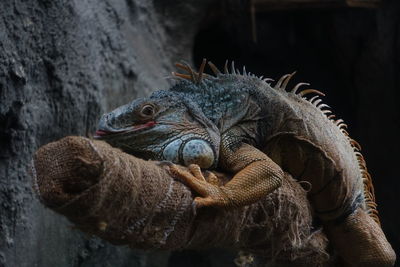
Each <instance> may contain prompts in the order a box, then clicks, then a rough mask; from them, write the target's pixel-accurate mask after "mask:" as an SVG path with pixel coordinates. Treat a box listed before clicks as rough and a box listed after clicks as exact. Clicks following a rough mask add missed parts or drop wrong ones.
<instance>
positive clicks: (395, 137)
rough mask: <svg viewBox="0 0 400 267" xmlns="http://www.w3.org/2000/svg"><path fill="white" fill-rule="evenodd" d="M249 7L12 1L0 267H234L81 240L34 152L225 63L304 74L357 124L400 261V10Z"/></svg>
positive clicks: (4, 21) (3, 23)
mask: <svg viewBox="0 0 400 267" xmlns="http://www.w3.org/2000/svg"><path fill="white" fill-rule="evenodd" d="M248 10H249V7H248V4H247V3H246V2H245V1H195V0H191V1H173V2H171V1H163V0H153V1H144V0H109V1H106V0H99V1H97V0H87V1H61V0H54V1H50V0H48V1H47V0H40V1H39V0H36V1H23V0H16V1H11V0H4V1H1V2H0V266H1V267H2V266H10V267H11V266H146V267H148V266H232V265H233V264H232V257H233V256H234V253H229V252H224V251H220V250H211V251H202V252H194V251H184V252H174V253H170V252H143V251H135V250H130V249H128V248H119V247H115V246H112V245H109V244H107V243H106V242H103V241H101V240H98V239H96V238H89V237H87V236H85V235H84V234H82V233H80V232H78V231H76V230H73V229H71V228H70V227H69V225H70V224H69V223H68V222H67V221H66V220H65V219H64V218H62V217H61V216H59V215H56V214H55V213H53V212H51V211H49V210H47V209H45V208H44V207H43V206H42V205H41V204H40V203H38V201H37V199H36V198H35V196H34V195H33V192H32V190H31V182H30V177H29V175H28V174H27V169H28V166H29V162H30V159H31V157H32V154H33V152H34V151H35V150H36V149H37V148H38V147H39V146H41V145H43V144H46V143H48V142H51V141H54V140H57V139H59V138H61V137H63V136H66V135H87V134H89V133H92V132H93V131H94V130H95V127H96V123H97V120H98V118H99V116H100V115H101V114H102V113H104V112H106V111H109V110H111V109H112V108H114V107H116V106H119V105H121V104H124V103H126V102H127V101H129V100H130V99H133V98H135V97H140V96H144V95H148V94H149V93H150V92H151V91H154V90H157V89H164V88H167V87H168V85H169V84H170V82H169V80H168V79H165V77H167V76H168V75H169V73H170V71H172V70H173V69H174V68H173V63H174V62H176V61H179V60H181V59H184V60H186V61H189V62H193V63H195V64H197V65H199V64H200V61H201V59H202V58H203V57H206V58H207V59H209V60H211V61H213V62H214V63H215V64H216V65H217V66H220V67H222V66H223V64H224V62H225V60H226V59H230V60H235V62H236V65H237V66H238V67H241V66H243V65H246V69H247V70H248V71H250V72H252V73H255V74H257V75H264V76H266V77H271V78H275V79H278V78H279V77H280V76H281V75H283V74H286V73H291V72H293V71H294V70H297V74H296V77H295V79H294V82H293V85H294V84H295V82H301V81H305V82H310V83H311V84H312V86H311V87H312V88H315V89H318V90H321V91H323V92H324V93H326V94H327V97H325V98H324V99H325V100H326V101H325V102H326V103H327V104H328V105H330V106H331V107H333V110H334V111H335V113H336V115H337V117H339V118H343V119H344V120H345V122H346V123H347V124H348V125H349V132H350V134H351V136H352V137H353V138H355V139H356V140H357V141H359V143H360V144H361V145H362V147H363V150H362V151H363V154H364V157H365V158H366V161H367V164H368V168H369V171H370V173H371V175H372V177H373V179H374V184H375V189H376V196H377V202H378V205H379V206H378V208H379V212H380V214H381V221H382V226H383V229H384V231H385V233H386V234H387V237H388V239H389V241H390V242H391V244H392V245H393V246H394V248H395V250H396V252H397V254H399V252H400V237H399V226H398V225H399V224H400V216H399V214H398V213H397V210H398V207H397V205H398V204H399V201H398V199H399V196H398V195H399V194H400V186H399V184H400V181H399V180H398V176H399V175H398V165H399V164H398V162H397V161H398V159H399V156H398V155H397V152H398V151H399V149H400V140H399V132H400V131H399V130H400V105H399V104H398V101H399V97H400V83H399V79H400V62H399V61H400V57H399V53H400V27H399V26H400V21H399V20H400V2H399V1H396V0H391V1H389V0H388V1H383V3H382V5H381V6H380V7H379V8H377V9H362V8H326V9H323V8H319V9H312V8H307V9H285V10H275V11H266V10H264V11H261V10H259V12H257V13H256V22H257V23H256V29H257V37H258V41H257V43H254V42H253V40H252V35H251V32H252V24H251V23H250V22H251V20H250V15H249V12H248Z"/></svg>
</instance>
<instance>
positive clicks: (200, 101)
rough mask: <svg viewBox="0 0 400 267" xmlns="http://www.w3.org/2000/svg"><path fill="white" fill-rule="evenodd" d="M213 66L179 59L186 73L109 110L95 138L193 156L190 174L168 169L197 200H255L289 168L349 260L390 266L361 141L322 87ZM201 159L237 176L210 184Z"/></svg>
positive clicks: (166, 155) (165, 156)
mask: <svg viewBox="0 0 400 267" xmlns="http://www.w3.org/2000/svg"><path fill="white" fill-rule="evenodd" d="M209 65H210V67H211V69H212V70H213V72H214V74H215V76H211V75H206V74H204V73H203V71H204V67H205V60H204V61H203V64H202V65H201V67H200V70H199V72H195V71H193V70H192V69H191V68H190V67H189V66H187V65H182V64H177V66H178V67H179V68H181V69H183V70H185V71H187V74H180V73H174V75H175V76H177V77H179V78H180V79H181V81H180V82H178V83H177V84H176V85H175V86H173V87H172V88H170V89H169V90H168V91H164V90H162V91H157V92H155V93H153V94H152V95H151V96H150V97H149V98H143V99H138V100H135V101H133V102H132V103H130V104H127V105H125V106H122V107H120V108H118V109H116V110H114V111H113V112H111V113H108V114H105V115H104V116H103V117H102V119H101V121H100V124H99V130H98V131H97V132H96V134H97V137H98V138H101V139H104V140H106V141H107V142H109V143H110V144H112V145H114V146H117V147H120V148H122V149H123V150H125V151H126V152H128V153H132V154H134V155H136V156H139V157H143V158H148V159H157V160H168V161H172V162H174V163H179V164H183V165H189V164H191V165H190V166H189V167H190V170H191V173H189V172H185V171H182V170H180V169H179V168H178V167H177V166H173V167H172V168H171V170H172V172H173V173H175V174H176V175H177V176H179V177H180V178H181V179H183V180H184V181H185V182H186V183H187V184H188V185H189V186H190V187H191V188H193V190H195V191H196V192H197V193H198V194H200V196H201V197H198V198H196V199H195V201H196V204H197V206H198V207H201V206H218V207H221V208H224V207H235V206H243V205H247V204H250V203H253V202H256V201H258V200H260V199H261V198H263V197H264V196H265V195H266V194H268V193H270V192H272V191H273V190H275V189H276V188H278V187H279V186H280V184H281V181H282V177H283V171H282V170H285V171H287V172H289V173H290V174H291V175H292V176H293V177H295V178H296V179H297V180H299V181H306V182H308V183H310V185H311V188H310V192H309V198H310V201H311V203H312V205H313V207H314V210H315V214H316V215H317V216H318V217H319V218H320V219H321V221H322V222H323V225H324V228H325V230H326V232H327V234H328V236H329V238H330V240H331V242H332V243H333V245H334V247H335V248H336V249H337V251H338V252H339V254H340V255H341V256H342V258H343V259H344V261H345V262H347V264H349V265H355V266H368V265H370V266H392V265H393V264H394V261H395V254H394V252H393V250H392V248H391V246H390V244H389V243H388V242H387V240H386V238H385V235H384V234H383V232H382V230H381V228H380V226H379V219H378V215H377V211H376V204H375V199H374V193H373V187H372V183H371V179H370V175H369V174H368V172H367V169H366V166H365V161H364V159H363V157H362V155H361V154H360V152H359V150H360V147H359V145H358V143H357V142H356V141H354V140H352V139H351V138H350V137H349V136H348V133H347V131H346V130H345V128H346V125H345V124H344V123H343V121H342V120H333V117H334V116H332V115H329V114H330V113H331V112H330V111H329V110H328V109H327V108H328V106H327V105H325V104H323V103H321V99H319V98H318V95H323V94H322V93H320V92H319V91H317V90H314V89H306V90H304V91H300V92H298V91H299V87H300V86H302V85H308V84H305V83H300V84H298V85H296V86H295V87H294V88H293V89H292V90H291V91H289V92H287V91H286V90H285V89H286V87H287V84H288V82H289V80H290V79H291V77H292V76H293V74H288V75H285V76H283V77H282V78H281V79H280V80H279V81H278V82H277V83H276V85H275V86H274V87H272V86H271V85H270V83H269V81H270V80H269V79H262V78H259V77H256V76H254V75H252V74H249V73H246V71H245V69H243V72H242V73H240V72H239V71H238V70H236V69H235V67H234V65H233V63H232V67H231V71H228V67H227V65H225V71H224V73H221V72H220V71H219V70H218V69H217V68H216V67H215V66H214V65H213V64H212V63H211V62H209ZM307 94H316V96H314V97H312V98H311V99H306V97H305V96H306V95H307ZM193 163H194V164H197V165H193ZM198 165H200V167H202V168H218V169H221V170H223V171H227V172H231V173H233V174H234V176H233V178H232V179H231V181H229V182H228V183H227V184H226V185H224V186H218V185H214V184H211V183H208V182H206V179H205V178H204V177H203V176H202V174H201V171H200V168H199V166H198ZM355 248H357V249H355Z"/></svg>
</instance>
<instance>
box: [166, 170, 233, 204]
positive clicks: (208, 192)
mask: <svg viewBox="0 0 400 267" xmlns="http://www.w3.org/2000/svg"><path fill="white" fill-rule="evenodd" d="M169 169H170V171H171V173H172V174H173V175H174V176H175V177H177V178H179V179H181V180H182V181H183V182H184V183H185V184H186V185H188V186H189V187H190V188H191V189H193V190H194V191H196V192H197V193H198V194H200V195H201V197H196V198H195V199H194V202H195V204H196V206H197V207H204V206H219V207H224V206H228V205H229V198H228V197H227V195H226V194H225V193H224V191H223V190H222V188H221V187H219V186H218V184H219V180H218V178H217V176H216V175H215V174H213V173H212V172H208V175H207V178H206V177H204V175H203V173H202V171H201V169H200V167H199V166H198V165H196V164H191V165H189V166H188V169H189V171H187V170H184V169H181V168H180V167H179V166H178V165H172V166H170V167H169Z"/></svg>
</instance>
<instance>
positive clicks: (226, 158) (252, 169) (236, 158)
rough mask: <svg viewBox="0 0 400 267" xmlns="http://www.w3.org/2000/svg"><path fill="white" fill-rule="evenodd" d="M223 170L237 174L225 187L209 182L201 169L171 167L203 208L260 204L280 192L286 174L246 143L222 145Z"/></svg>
mask: <svg viewBox="0 0 400 267" xmlns="http://www.w3.org/2000/svg"><path fill="white" fill-rule="evenodd" d="M220 158H221V162H220V163H221V167H222V168H223V169H225V170H226V171H230V172H233V173H235V175H234V177H233V178H232V179H231V180H230V181H229V182H228V183H226V184H225V185H224V186H216V185H214V184H211V183H208V182H207V181H206V180H205V179H204V177H203V176H202V174H201V172H200V169H198V168H195V167H193V166H192V167H191V168H190V169H191V172H192V173H189V172H185V171H182V170H180V169H179V168H178V167H177V166H172V167H171V171H172V173H173V174H175V175H176V176H178V177H180V178H181V179H182V180H184V181H185V183H186V184H187V185H188V186H189V187H191V188H192V189H193V190H195V191H196V192H197V193H199V194H200V195H201V196H202V197H197V198H196V199H195V203H196V204H197V206H198V207H201V206H219V207H231V206H244V205H248V204H251V203H254V202H257V201H258V200H260V199H261V198H263V197H264V196H266V195H267V194H269V193H271V192H272V191H274V190H275V189H277V188H278V187H279V186H280V185H281V183H282V177H283V171H282V170H281V168H280V167H279V166H278V165H277V164H276V163H275V162H273V161H272V160H271V159H270V158H269V157H268V156H267V155H265V154H264V153H263V152H261V151H260V150H258V149H257V148H255V147H253V146H251V145H248V144H246V143H240V144H239V145H238V144H236V145H233V144H232V143H229V142H227V143H226V144H224V143H222V148H221V157H220Z"/></svg>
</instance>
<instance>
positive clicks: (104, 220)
mask: <svg viewBox="0 0 400 267" xmlns="http://www.w3.org/2000/svg"><path fill="white" fill-rule="evenodd" d="M32 173H33V178H34V179H33V180H34V188H35V191H36V192H37V194H38V196H39V197H40V199H41V201H42V202H43V203H44V204H45V205H46V206H48V207H49V208H51V209H53V210H54V211H56V212H58V213H60V214H62V215H64V216H66V217H67V218H68V219H69V220H70V221H72V222H73V223H74V224H75V225H76V226H77V227H78V228H79V229H81V230H82V231H84V232H86V233H89V234H94V235H97V236H99V237H101V238H103V239H105V240H107V241H109V242H111V243H113V244H117V245H129V246H131V247H133V248H142V249H150V248H160V249H170V250H175V249H182V248H210V247H226V248H235V249H241V250H244V251H249V252H252V253H255V254H258V255H262V256H263V257H266V258H270V259H274V260H278V261H279V260H285V261H287V260H289V261H291V260H295V259H297V260H298V261H301V262H302V263H306V262H308V263H312V265H313V266H316V265H320V264H322V263H323V262H325V261H327V259H328V255H327V254H326V252H325V248H326V246H327V240H326V238H325V237H324V235H323V234H322V233H321V232H320V231H317V232H312V227H311V222H312V215H311V212H310V210H311V209H310V207H309V204H308V201H307V198H306V192H305V191H304V189H303V188H302V187H301V186H300V185H299V184H298V183H297V182H296V181H294V180H293V179H292V178H291V177H290V176H289V175H286V176H287V177H286V179H284V182H283V185H282V187H281V188H279V189H278V190H276V191H275V192H274V193H272V194H270V195H268V196H267V197H265V199H264V200H263V201H260V202H258V203H255V204H253V205H250V206H246V207H244V208H238V209H231V210H222V209H216V208H201V209H197V210H196V207H194V206H193V204H192V203H193V198H194V197H195V195H194V193H192V192H191V191H190V190H189V189H188V187H186V186H185V185H184V184H182V183H181V182H180V181H178V180H175V179H174V178H173V177H171V175H170V174H169V172H168V167H167V166H165V165H162V164H159V163H158V162H155V161H144V160H141V159H138V158H135V157H133V156H131V155H128V154H126V153H123V152H121V151H120V150H119V149H115V148H112V147H111V146H109V145H108V144H106V143H104V142H101V141H96V140H89V139H87V138H83V137H66V138H63V139H61V140H60V141H57V142H53V143H50V144H48V145H45V146H43V147H41V148H40V149H39V150H38V151H37V152H36V154H35V156H34V159H33V164H32ZM220 179H221V181H223V180H226V179H227V178H225V179H224V178H223V177H221V178H220Z"/></svg>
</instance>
